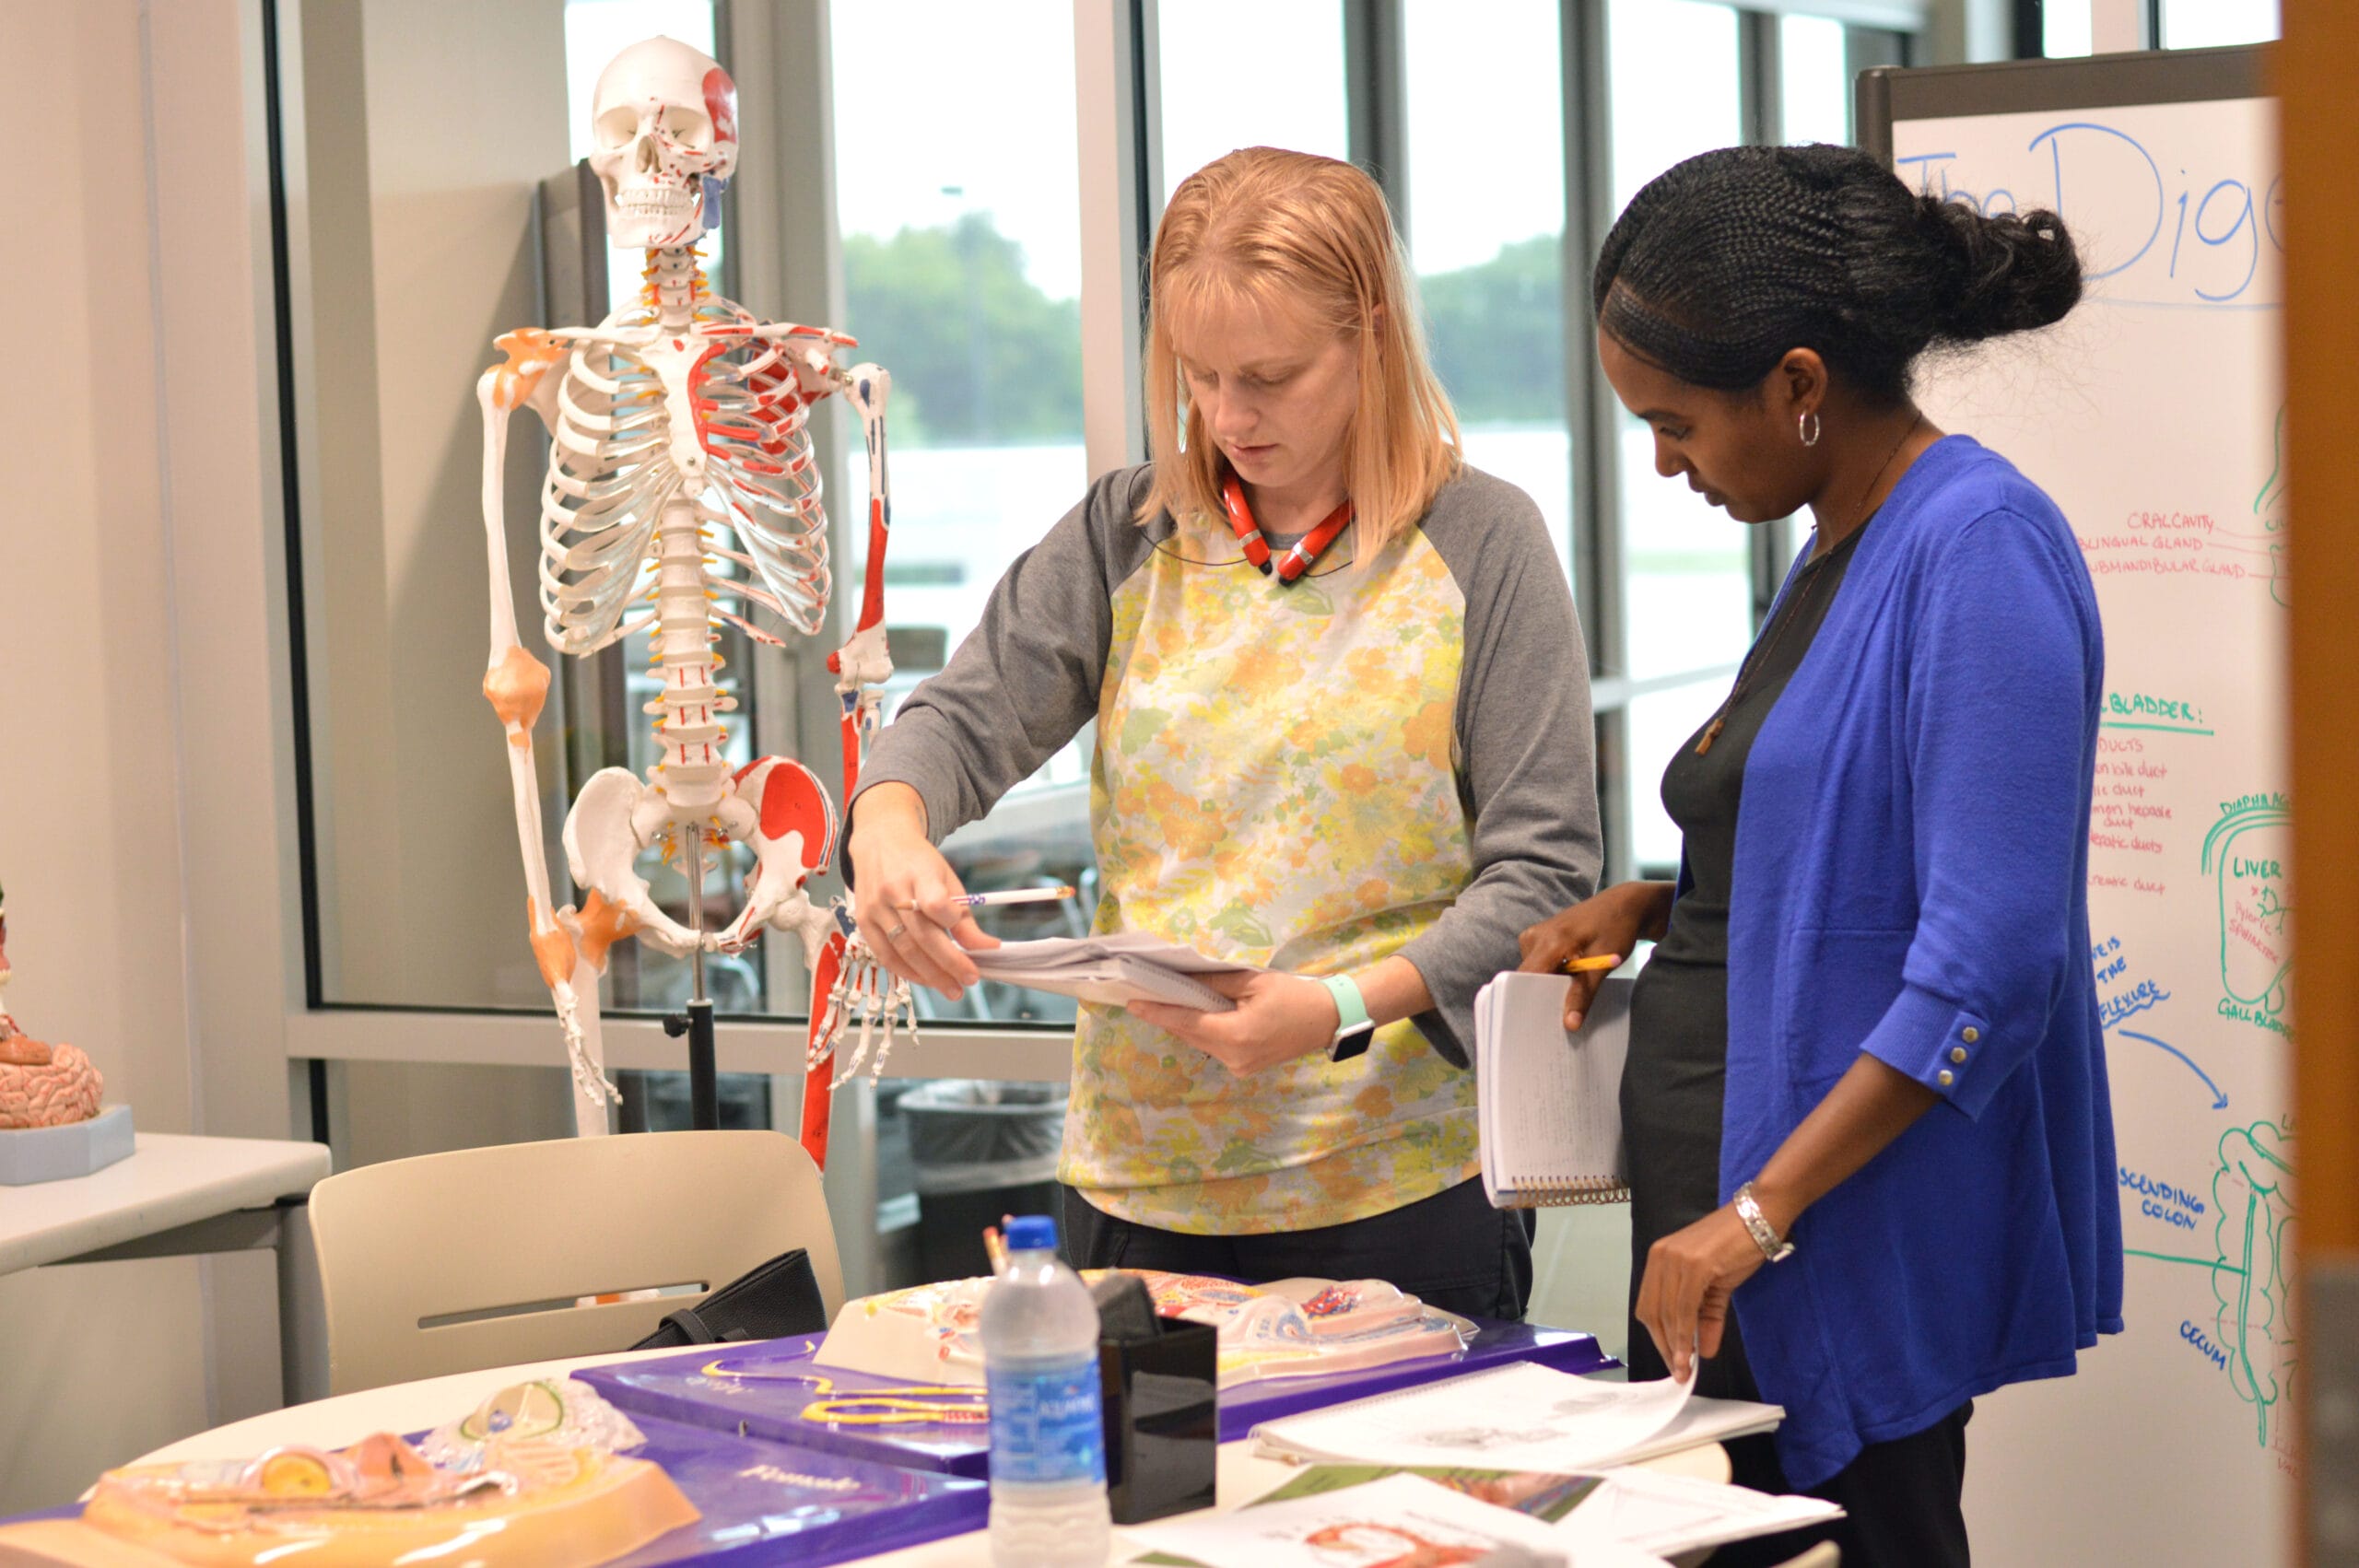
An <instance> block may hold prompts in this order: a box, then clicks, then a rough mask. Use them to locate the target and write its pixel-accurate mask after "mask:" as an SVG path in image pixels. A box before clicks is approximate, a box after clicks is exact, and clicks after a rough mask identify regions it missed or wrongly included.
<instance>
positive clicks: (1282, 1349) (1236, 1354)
mask: <svg viewBox="0 0 2359 1568" xmlns="http://www.w3.org/2000/svg"><path fill="white" fill-rule="evenodd" d="M1106 1272H1107V1271H1106V1270H1086V1271H1085V1273H1084V1275H1083V1278H1085V1279H1086V1280H1089V1281H1097V1280H1099V1279H1102V1278H1104V1276H1105V1273H1106ZM1128 1272H1131V1273H1134V1274H1136V1275H1138V1276H1139V1278H1140V1279H1141V1280H1142V1281H1144V1282H1145V1284H1146V1288H1147V1294H1148V1295H1149V1296H1151V1297H1153V1298H1154V1301H1155V1310H1156V1313H1157V1314H1158V1315H1160V1316H1165V1317H1184V1318H1186V1319H1188V1320H1189V1321H1191V1322H1193V1323H1209V1324H1211V1325H1213V1326H1214V1327H1215V1328H1218V1329H1219V1330H1220V1351H1219V1357H1220V1386H1221V1387H1224V1388H1234V1387H1238V1385H1240V1384H1245V1383H1253V1382H1258V1381H1261V1380H1263V1379H1267V1378H1276V1377H1319V1376H1324V1375H1328V1374H1330V1373H1337V1372H1357V1371H1361V1370H1364V1369H1366V1368H1367V1367H1371V1366H1389V1365H1391V1363H1394V1362H1400V1361H1412V1360H1415V1359H1416V1358H1418V1357H1420V1356H1431V1355H1449V1354H1454V1353H1455V1352H1459V1351H1461V1350H1463V1349H1464V1348H1465V1347H1466V1341H1467V1338H1468V1336H1469V1335H1471V1334H1472V1332H1473V1324H1471V1323H1469V1322H1467V1321H1466V1319H1464V1318H1462V1317H1460V1316H1457V1315H1456V1314H1454V1313H1449V1312H1444V1311H1442V1310H1440V1309H1439V1308H1438V1307H1429V1306H1427V1305H1425V1304H1424V1303H1423V1302H1420V1301H1419V1300H1418V1299H1417V1298H1416V1297H1415V1296H1413V1295H1409V1294H1407V1293H1404V1292H1402V1290H1401V1289H1400V1288H1399V1287H1397V1286H1394V1285H1391V1284H1388V1283H1386V1282H1385V1281H1382V1280H1349V1281H1341V1282H1337V1281H1326V1280H1281V1281H1276V1282H1274V1283H1273V1284H1270V1285H1245V1284H1239V1283H1238V1282H1237V1281H1233V1280H1220V1279H1214V1278H1210V1277H1208V1276H1204V1275H1199V1274H1171V1273H1166V1272H1164V1271H1162V1270H1152V1269H1148V1270H1137V1269H1134V1270H1128ZM990 1284H991V1281H989V1280H987V1279H974V1280H945V1281H940V1282H938V1283H935V1284H930V1285H918V1286H914V1287H912V1288H910V1289H908V1290H901V1291H889V1292H886V1293H885V1294H882V1295H874V1296H863V1297H862V1298H861V1299H859V1300H857V1301H850V1302H846V1303H845V1304H844V1309H843V1310H842V1311H841V1312H839V1313H838V1314H837V1315H836V1322H835V1327H834V1328H830V1329H829V1330H828V1331H827V1338H826V1340H823V1341H822V1342H821V1344H820V1346H819V1348H818V1349H817V1350H816V1351H815V1352H812V1356H811V1359H812V1360H813V1361H814V1362H816V1363H818V1364H819V1365H822V1366H833V1367H841V1368H843V1369H844V1370H846V1371H850V1372H862V1373H868V1374H872V1375H875V1376H879V1377H904V1378H915V1379H921V1380H928V1379H930V1380H933V1381H936V1382H941V1383H945V1384H968V1383H972V1384H980V1383H981V1382H982V1381H983V1354H982V1334H981V1328H982V1300H983V1293H984V1291H985V1290H986V1289H987V1288H988V1287H989V1286H990Z"/></svg>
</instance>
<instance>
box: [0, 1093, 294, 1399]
mask: <svg viewBox="0 0 2359 1568" xmlns="http://www.w3.org/2000/svg"><path fill="white" fill-rule="evenodd" d="M327 1174H328V1151H327V1145H325V1144H323V1143H297V1142H293V1141H288V1140H284V1139H268V1138H197V1137H190V1136H187V1135H185V1134H181V1133H170V1132H142V1133H140V1134H138V1135H137V1137H136V1139H135V1142H134V1148H133V1151H132V1154H131V1157H130V1158H129V1159H125V1160H118V1161H116V1162H115V1163H114V1164H111V1165H109V1166H107V1167H106V1168H105V1169H104V1170H100V1171H94V1172H92V1173H91V1174H90V1175H88V1176H73V1177H69V1178H68V1179H66V1180H65V1181H45V1182H37V1183H35V1184H34V1185H32V1186H30V1187H0V1274H11V1273H14V1272H16V1271H17V1270H19V1269H38V1268H41V1266H43V1265H44V1264H50V1263H109V1262H114V1261H117V1260H120V1259H123V1258H178V1257H183V1256H186V1255H189V1254H192V1253H205V1252H245V1251H250V1250H252V1249H253V1248H256V1247H265V1246H266V1247H269V1248H271V1249H273V1250H274V1251H276V1253H277V1255H278V1322H279V1366H280V1371H281V1373H282V1375H283V1376H284V1378H285V1382H286V1387H287V1390H288V1395H287V1397H288V1398H290V1399H293V1398H300V1397H302V1396H303V1395H304V1394H308V1393H312V1392H316V1391H317V1390H319V1389H321V1388H324V1387H326V1386H327V1379H326V1367H327V1340H326V1335H325V1332H324V1327H325V1325H324V1322H323V1312H322V1309H321V1306H320V1304H319V1271H318V1269H317V1266H316V1265H315V1264H314V1263H313V1261H312V1259H311V1250H310V1248H311V1229H310V1227H309V1226H308V1225H306V1224H304V1223H302V1217H301V1214H300V1207H301V1205H302V1202H303V1200H304V1199H305V1198H306V1197H307V1196H308V1195H309V1194H310V1192H311V1187H312V1184H313V1183H315V1182H317V1181H319V1180H320V1179H321V1178H322V1177H323V1176H326V1175H327Z"/></svg>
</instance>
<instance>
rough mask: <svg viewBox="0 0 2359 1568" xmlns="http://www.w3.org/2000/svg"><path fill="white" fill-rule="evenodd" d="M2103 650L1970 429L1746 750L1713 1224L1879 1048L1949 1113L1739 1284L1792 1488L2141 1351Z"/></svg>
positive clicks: (1811, 1216)
mask: <svg viewBox="0 0 2359 1568" xmlns="http://www.w3.org/2000/svg"><path fill="white" fill-rule="evenodd" d="M1791 582H1792V579H1791V578H1789V579H1788V586H1789V587H1790V586H1791ZM2104 657H2105V654H2104V644H2103V640H2102V638H2101V636H2100V634H2099V630H2098V624H2097V607H2096V598H2095V591H2094V590H2093V588H2092V587H2091V585H2090V581H2089V574H2088V569H2087V568H2086V566H2085V565H2084V564H2083V561H2082V558H2081V553H2080V550H2079V548H2078V546H2077V544H2076V543H2075V541H2074V539H2073V537H2072V534H2071V530H2070V529H2069V528H2068V527H2067V526H2066V524H2065V521H2064V518H2063V515H2062V513H2060V511H2058V510H2057V508H2056V504H2055V503H2054V502H2053V501H2050V500H2049V499H2048V497H2047V496H2046V495H2045V494H2043V493H2042V492H2041V491H2040V490H2039V489H2038V487H2037V486H2034V485H2033V484H2032V483H2031V482H2030V481H2029V480H2027V479H2025V477H2024V476H2023V475H2022V474H2018V473H2017V472H2016V471H2015V469H2014V466H2013V464H2011V463H2009V462H2007V461H2006V460H2005V459H2004V458H2001V457H2000V456H1999V455H1998V454H1997V453H1995V452H1991V451H1986V450H1984V449H1983V448H1982V447H1981V446H1979V445H1978V444H1977V443H1976V442H1974V441H1973V440H1971V439H1967V438H1966V437H1963V436H1951V437H1948V438H1946V439H1943V440H1942V441H1940V442H1938V443H1936V444H1935V445H1934V446H1933V447H1932V448H1931V450H1930V451H1927V452H1926V453H1925V454H1924V455H1923V456H1921V457H1920V458H1919V459H1918V460H1917V462H1916V463H1915V464H1914V465H1913V466H1911V467H1910V468H1909V470H1908V471H1907V474H1904V475H1903V476H1902V478H1901V481H1900V484H1899V485H1898V486H1897V487H1896V488H1895V490H1894V491H1893V493H1892V496H1891V498H1890V499H1888V500H1887V501H1886V502H1885V503H1884V507H1883V508H1882V509H1881V510H1880V511H1878V513H1877V514H1876V517H1875V519H1874V521H1872V523H1871V524H1870V525H1869V527H1868V529H1867V532H1865V533H1863V534H1862V535H1861V536H1860V543H1859V546H1858V549H1857V552H1856V554H1855V555H1854V556H1853V558H1852V561H1851V565H1850V568H1849V570H1848V574H1847V575H1846V576H1845V578H1844V581H1843V585H1842V589H1841V591H1840V592H1838V593H1837V596H1836V600H1835V603H1834V605H1833V606H1832V608H1831V610H1830V611H1829V613H1828V614H1827V617H1826V621H1825V626H1822V627H1821V629H1820V631H1819V633H1818V635H1817V637H1816V638H1815V639H1814V640H1813V642H1812V644H1811V647H1810V650H1809V653H1808V654H1807V656H1806V657H1805V658H1804V659H1803V661H1802V666H1801V668H1800V669H1798V670H1797V671H1796V672H1795V673H1794V675H1793V678H1792V680H1791V682H1790V684H1789V685H1787V687H1786V689H1785V693H1784V695H1783V696H1780V697H1779V699H1778V705H1777V707H1776V708H1773V709H1772V710H1771V712H1770V715H1769V718H1768V720H1767V721H1766V723H1764V724H1763V726H1762V728H1761V732H1760V736H1759V738H1758V739H1757V740H1755V743H1754V745H1753V749H1752V752H1751V754H1750V755H1749V756H1748V757H1747V760H1746V763H1745V771H1744V790H1743V795H1742V797H1741V802H1740V805H1739V809H1738V815H1737V838H1736V865H1735V870H1734V877H1735V880H1734V883H1733V885H1732V890H1731V915H1730V924H1729V980H1728V990H1729V1054H1728V1087H1727V1098H1726V1103H1725V1107H1724V1117H1723V1123H1722V1133H1721V1141H1720V1197H1721V1199H1722V1201H1724V1202H1725V1201H1726V1200H1727V1199H1729V1198H1730V1197H1731V1195H1732V1194H1733V1193H1734V1192H1735V1190H1736V1188H1737V1187H1738V1185H1739V1184H1740V1183H1742V1182H1744V1181H1747V1180H1749V1179H1751V1178H1752V1177H1753V1176H1756V1175H1758V1174H1759V1172H1760V1170H1761V1167H1762V1165H1763V1164H1766V1162H1767V1160H1768V1158H1769V1156H1770V1154H1771V1153H1773V1152H1774V1151H1775V1150H1776V1149H1777V1147H1778V1144H1779V1143H1780V1142H1782V1141H1784V1140H1785V1138H1786V1136H1787V1135H1788V1134H1789V1133H1790V1132H1792V1131H1793V1129H1794V1128H1795V1127H1796V1126H1797V1125H1799V1124H1800V1122H1801V1121H1802V1117H1804V1116H1805V1115H1806V1114H1808V1113H1809V1111H1810V1110H1811V1108H1812V1107H1813V1106H1815V1105H1817V1104H1818V1102H1819V1100H1820V1099H1822V1098H1823V1097H1824V1096H1825V1094H1826V1092H1827V1091H1828V1089H1830V1088H1831V1087H1832V1086H1833V1085H1834V1083H1835V1081H1836V1080H1837V1079H1838V1078H1840V1077H1841V1076H1842V1075H1843V1073H1844V1072H1845V1071H1847V1070H1848V1068H1849V1067H1850V1066H1851V1064H1852V1063H1853V1062H1854V1061H1855V1060H1857V1059H1858V1058H1859V1055H1860V1052H1862V1051H1866V1052H1868V1053H1870V1054H1871V1055H1872V1056H1874V1057H1876V1058H1877V1059H1880V1060H1883V1061H1884V1062H1887V1063H1889V1064H1891V1065H1892V1066H1893V1067H1895V1068H1896V1069H1898V1070H1899V1071H1902V1072H1905V1073H1907V1075H1908V1076H1909V1077H1911V1078H1913V1079H1916V1080H1917V1081H1918V1082H1921V1083H1923V1084H1925V1085H1926V1086H1927V1087H1928V1088H1930V1089H1932V1090H1933V1091H1934V1092H1935V1093H1936V1094H1939V1095H1941V1097H1942V1103H1940V1104H1937V1105H1935V1106H1933V1107H1932V1108H1931V1110H1929V1111H1927V1112H1926V1113H1925V1115H1924V1116H1923V1117H1919V1119H1918V1121H1917V1122H1916V1124H1915V1125H1913V1126H1911V1127H1910V1128H1909V1129H1908V1130H1907V1131H1906V1132H1904V1133H1903V1134H1901V1136H1900V1137H1899V1139H1897V1140H1896V1141H1895V1142H1894V1143H1893V1144H1892V1145H1891V1146H1890V1147H1889V1148H1887V1149H1885V1150H1884V1152H1883V1153H1881V1154H1878V1155H1877V1156H1876V1157H1875V1158H1874V1159H1873V1160H1872V1161H1871V1162H1869V1164H1867V1165H1865V1166H1864V1167H1862V1168H1861V1169H1860V1171H1859V1173H1858V1174H1857V1175H1855V1176H1852V1177H1851V1178H1850V1180H1848V1181H1847V1182H1845V1183H1844V1184H1843V1185H1842V1186H1840V1187H1838V1188H1836V1189H1835V1190H1834V1191H1833V1192H1830V1193H1829V1194H1827V1195H1826V1197H1825V1198H1824V1199H1821V1200H1820V1201H1819V1202H1818V1203H1817V1204H1816V1205H1815V1206H1814V1207H1813V1208H1812V1209H1811V1210H1810V1211H1809V1212H1808V1213H1806V1214H1804V1215H1803V1216H1802V1219H1801V1220H1800V1221H1799V1222H1798V1223H1796V1225H1795V1234H1794V1240H1795V1243H1796V1246H1797V1250H1796V1252H1795V1255H1794V1256H1793V1257H1792V1258H1789V1259H1788V1260H1787V1261H1785V1262H1783V1263H1779V1264H1776V1265H1773V1266H1771V1267H1768V1268H1765V1269H1763V1270H1760V1271H1759V1272H1758V1273H1757V1274H1755V1276H1754V1277H1753V1278H1752V1279H1751V1280H1750V1281H1746V1283H1745V1284H1744V1285H1743V1286H1742V1287H1740V1288H1739V1289H1738V1291H1737V1293H1736V1296H1735V1305H1736V1312H1737V1318H1738V1324H1739V1327H1740V1328H1741V1329H1742V1330H1743V1336H1744V1346H1745V1352H1746V1356H1747V1359H1748V1360H1749V1361H1750V1362H1751V1363H1752V1366H1753V1370H1754V1374H1755V1378H1756V1380H1757V1381H1758V1383H1759V1384H1760V1387H1761V1391H1762V1397H1763V1398H1766V1399H1770V1400H1772V1401H1774V1402H1776V1403H1778V1404H1780V1405H1783V1406H1784V1407H1785V1408H1786V1421H1785V1424H1784V1425H1783V1426H1782V1427H1781V1428H1780V1429H1779V1431H1778V1457H1779V1458H1780V1460H1781V1462H1782V1464H1783V1466H1784V1468H1785V1471H1786V1477H1787V1480H1788V1481H1789V1483H1790V1484H1791V1485H1793V1486H1795V1487H1797V1488H1805V1487H1810V1486H1814V1485H1816V1484H1818V1483H1819V1482H1821V1481H1823V1480H1826V1479H1827V1478H1828V1477H1829V1476H1831V1475H1833V1474H1834V1473H1835V1472H1836V1471H1837V1470H1839V1469H1842V1468H1843V1467H1844V1466H1846V1465H1848V1464H1849V1463H1850V1461H1851V1459H1852V1457H1854V1456H1855V1455H1856V1454H1858V1452H1859V1450H1860V1445H1863V1444H1867V1443H1880V1442H1886V1441H1889V1440H1891V1439H1893V1438H1897V1437H1905V1436H1907V1435H1908V1434H1909V1433H1915V1432H1919V1431H1921V1430H1923V1429H1924V1428H1925V1427H1927V1426H1930V1425H1931V1424H1932V1423H1933V1422H1936V1421H1938V1420H1940V1419H1941V1418H1942V1416H1944V1415H1946V1414H1947V1413H1948V1412H1949V1411H1951V1410H1954V1409H1955V1408H1956V1407H1957V1406H1958V1405H1960V1404H1962V1403H1963V1402H1965V1401H1966V1399H1969V1398H1973V1397H1974V1396H1976V1395H1978V1394H1983V1393H1987V1392H1989V1390H1990V1389H1993V1388H1996V1387H2001V1385H2003V1384H2007V1383H2013V1382H2018V1381H2021V1380H2023V1379H2025V1378H2033V1377H2056V1376H2062V1375H2067V1374H2069V1373H2071V1371H2072V1370H2073V1369H2074V1364H2075V1352H2077V1351H2079V1350H2082V1349H2084V1348H2086V1347H2088V1346H2091V1345H2094V1344H2095V1342H2096V1337H2097V1335H2098V1334H2099V1333H2118V1332H2120V1330H2121V1211H2120V1208H2119V1204H2118V1199H2116V1197H2115V1193H2114V1180H2113V1178H2114V1151H2113V1113H2112V1107H2111V1106H2110V1104H2109V1102H2108V1100H2107V1092H2106V1062H2105V1046H2104V1036H2103V1034H2102V1032H2101V1030H2100V1028H2099V1025H2098V1020H2097V1004H2096V989H2095V977H2094V974H2093V972H2092V968H2091V965H2090V959H2089V905H2088V836H2089V802H2090V793H2091V787H2092V781H2093V779H2094V777H2095V761H2096V737H2097V714H2098V705H2099V702H2100V700H2101V698H2102V696H2103V685H2104ZM1684 880H1685V879H1684V877H1683V879H1682V881H1683V885H1684Z"/></svg>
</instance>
